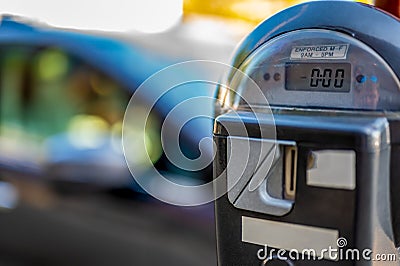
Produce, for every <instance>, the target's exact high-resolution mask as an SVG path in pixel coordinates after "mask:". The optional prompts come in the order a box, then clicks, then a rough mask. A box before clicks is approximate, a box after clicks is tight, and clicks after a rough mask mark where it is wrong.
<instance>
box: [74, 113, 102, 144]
mask: <svg viewBox="0 0 400 266" xmlns="http://www.w3.org/2000/svg"><path fill="white" fill-rule="evenodd" d="M108 132H109V125H108V123H107V122H106V121H105V120H104V119H103V118H101V117H98V116H93V115H77V116H75V117H73V118H72V119H71V121H70V122H69V126H68V137H69V140H70V142H71V143H72V144H73V145H74V146H75V147H77V148H80V149H95V148H98V147H100V146H101V145H102V144H104V142H105V140H106V139H105V137H106V136H107V135H108Z"/></svg>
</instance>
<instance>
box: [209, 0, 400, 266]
mask: <svg viewBox="0 0 400 266" xmlns="http://www.w3.org/2000/svg"><path fill="white" fill-rule="evenodd" d="M233 66H234V67H235V69H233V70H232V71H231V73H229V75H228V76H227V78H226V84H227V85H228V86H227V87H225V86H220V87H219V88H218V103H217V117H216V119H215V125H214V141H215V147H216V157H215V161H214V176H215V178H222V179H223V180H224V182H221V183H216V184H217V185H216V187H215V189H216V190H217V191H220V190H224V189H226V190H227V191H228V192H227V193H226V194H225V195H224V196H223V197H221V198H219V199H218V200H217V201H216V224H217V241H218V262H219V265H334V264H339V265H391V264H392V265H398V260H397V252H396V247H398V246H399V245H400V211H399V206H400V205H399V203H400V193H399V192H398V188H399V187H400V182H399V179H400V169H399V167H400V163H399V162H400V157H399V155H400V146H399V143H400V134H399V133H400V132H398V131H399V130H400V127H399V126H400V123H399V122H400V116H399V115H400V82H399V77H400V23H399V20H398V19H396V18H395V17H393V16H391V15H389V14H387V13H385V12H383V11H381V10H378V9H376V8H374V7H372V6H369V5H365V4H360V3H355V2H345V1H317V2H310V3H305V4H300V5H297V6H294V7H292V8H289V9H287V10H284V11H282V12H280V13H278V14H277V15H275V16H273V17H271V18H269V19H267V20H266V21H264V22H263V23H261V24H260V25H259V26H258V27H257V28H256V29H255V30H254V31H253V32H252V33H251V34H250V35H248V36H247V37H246V38H245V39H244V40H243V42H242V43H241V44H240V45H239V47H238V49H237V51H236V53H235V55H234V57H233ZM239 73H242V74H241V75H239ZM244 76H246V77H249V78H251V79H248V80H246V81H244V79H245V78H243V77H244ZM249 80H250V81H249ZM253 82H254V84H253ZM255 85H256V86H255Z"/></svg>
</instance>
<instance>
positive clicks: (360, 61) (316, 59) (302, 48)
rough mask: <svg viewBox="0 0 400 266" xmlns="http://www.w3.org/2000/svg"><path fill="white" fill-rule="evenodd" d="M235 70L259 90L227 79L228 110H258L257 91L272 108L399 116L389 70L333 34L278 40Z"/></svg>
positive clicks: (360, 46)
mask: <svg viewBox="0 0 400 266" xmlns="http://www.w3.org/2000/svg"><path fill="white" fill-rule="evenodd" d="M239 69H240V70H241V71H243V72H244V73H245V74H247V75H248V76H249V77H250V78H251V79H252V80H254V81H255V83H256V84H257V85H258V87H259V88H257V86H251V84H248V83H249V79H243V78H239V77H243V75H240V76H236V74H235V73H234V72H233V73H231V76H230V77H229V81H228V82H227V84H229V87H230V89H231V90H233V91H234V93H226V95H223V97H224V100H223V103H224V105H225V106H229V107H231V108H235V109H238V108H240V107H246V106H248V105H250V106H252V107H262V106H263V105H265V99H263V98H264V97H260V92H259V90H261V92H262V95H264V96H265V98H266V99H267V100H268V102H269V104H270V105H271V106H285V107H286V106H289V107H307V108H313V107H317V108H338V109H362V110H392V111H398V110H400V82H399V80H398V78H397V76H396V75H395V73H394V72H393V70H392V69H391V67H390V66H389V65H388V64H387V63H386V62H385V60H383V59H382V57H381V56H379V55H378V54H377V53H376V52H375V51H374V50H373V49H371V48H370V47H368V46H367V45H365V44H364V43H362V42H360V41H359V40H357V39H355V38H353V37H351V36H348V35H346V34H343V33H340V32H337V31H332V30H322V29H304V30H296V31H292V32H289V33H285V34H282V35H280V36H278V37H276V38H273V39H272V40H270V41H268V42H266V43H265V44H263V45H262V46H260V47H259V48H258V49H256V50H255V51H254V52H253V53H252V54H251V55H250V56H249V57H247V59H246V60H245V61H244V62H243V63H242V64H241V66H240V67H239ZM220 96H222V94H221V92H220ZM243 99H246V101H244V100H243Z"/></svg>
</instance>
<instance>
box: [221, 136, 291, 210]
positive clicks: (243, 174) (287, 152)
mask: <svg viewBox="0 0 400 266" xmlns="http://www.w3.org/2000/svg"><path fill="white" fill-rule="evenodd" d="M227 145H228V153H227V156H228V165H227V185H228V190H229V191H228V199H229V201H230V202H231V203H232V204H233V205H234V206H235V207H236V208H239V209H244V210H249V211H255V212H260V213H265V214H270V215H275V216H282V215H285V214H287V213H289V212H290V211H291V209H292V207H293V204H294V200H295V194H296V179H297V147H296V143H295V142H291V141H272V140H261V139H255V138H242V137H228V143H227Z"/></svg>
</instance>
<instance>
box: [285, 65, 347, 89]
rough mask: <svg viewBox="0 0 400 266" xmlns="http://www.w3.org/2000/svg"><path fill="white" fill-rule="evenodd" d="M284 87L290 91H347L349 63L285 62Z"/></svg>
mask: <svg viewBox="0 0 400 266" xmlns="http://www.w3.org/2000/svg"><path fill="white" fill-rule="evenodd" d="M285 76H286V79H285V88H286V90H291V91H326V92H349V91H350V84H351V65H350V64H349V63H287V64H286V75H285Z"/></svg>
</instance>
